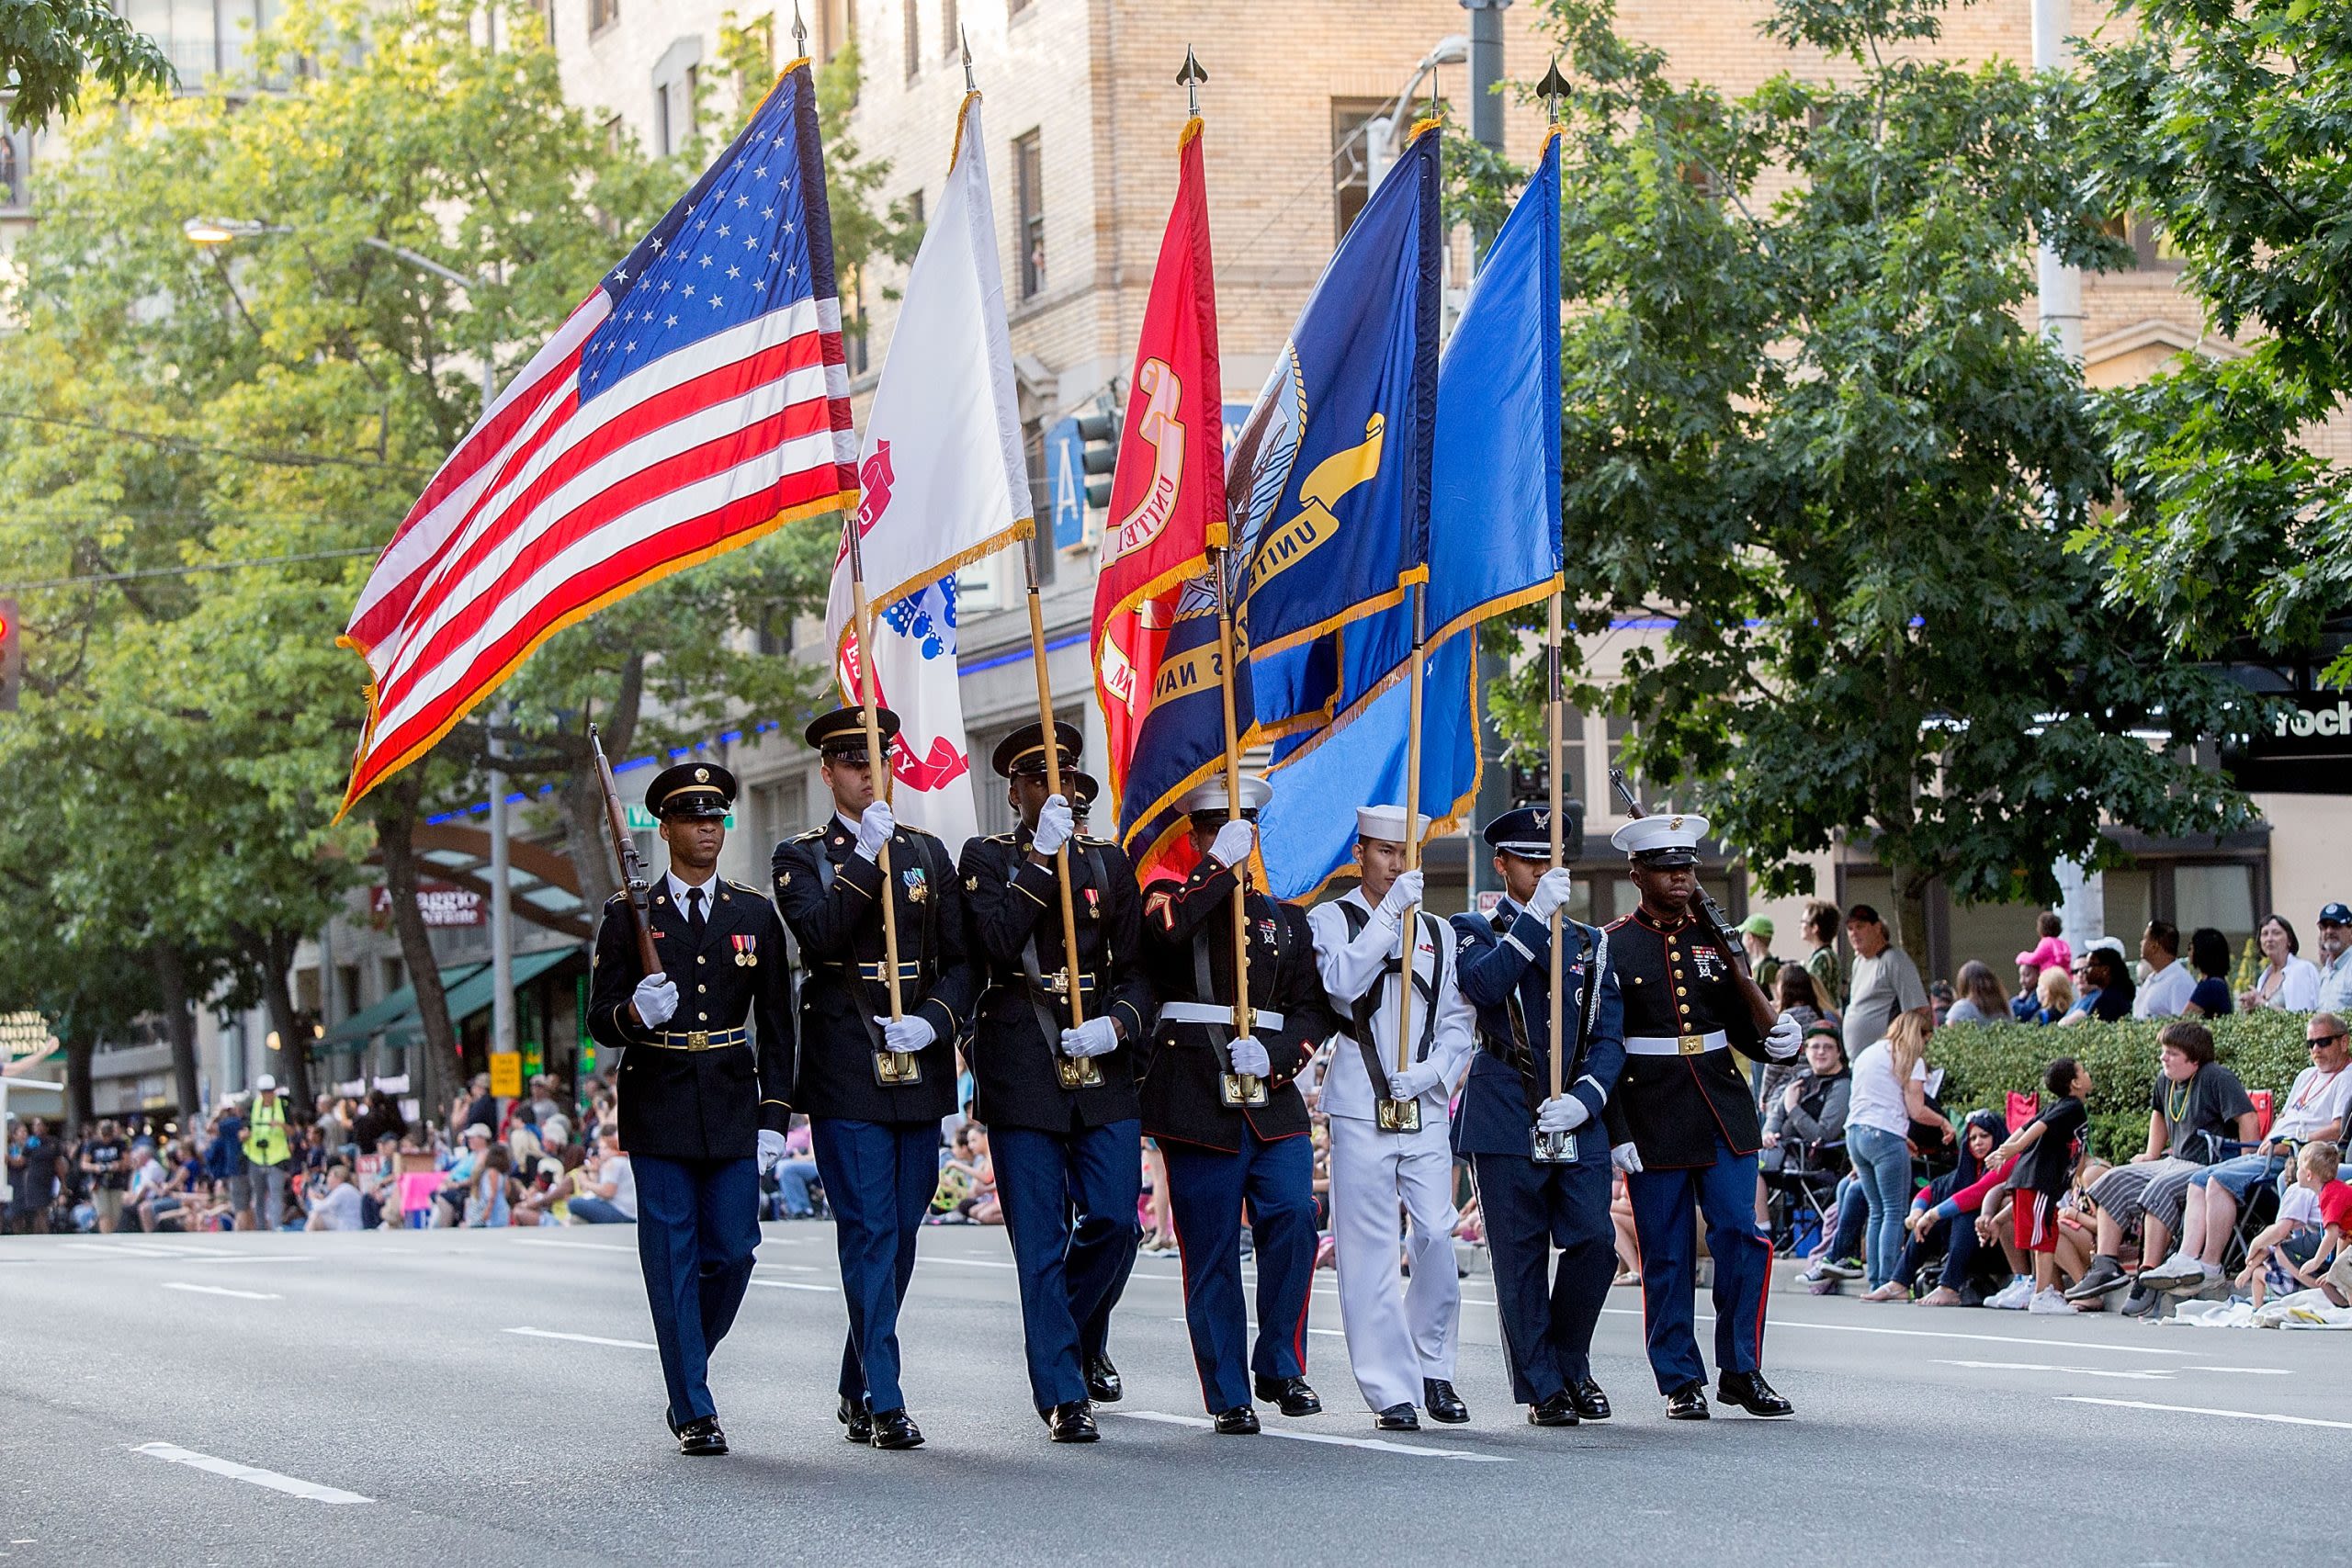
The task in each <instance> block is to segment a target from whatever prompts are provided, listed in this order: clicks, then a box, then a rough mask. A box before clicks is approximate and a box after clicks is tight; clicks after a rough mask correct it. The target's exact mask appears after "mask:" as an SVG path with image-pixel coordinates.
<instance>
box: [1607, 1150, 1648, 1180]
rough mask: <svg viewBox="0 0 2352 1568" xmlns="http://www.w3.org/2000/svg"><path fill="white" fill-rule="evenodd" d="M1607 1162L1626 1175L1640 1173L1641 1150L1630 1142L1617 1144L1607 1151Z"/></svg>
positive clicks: (1637, 1174)
mask: <svg viewBox="0 0 2352 1568" xmlns="http://www.w3.org/2000/svg"><path fill="white" fill-rule="evenodd" d="M1609 1163H1610V1164H1611V1165H1613V1166H1615V1167H1616V1168H1618V1169H1620V1170H1622V1171H1623V1172H1624V1173H1625V1174H1626V1175H1628V1176H1639V1175H1641V1173H1642V1151H1641V1150H1639V1149H1637V1148H1635V1147H1634V1145H1631V1144H1619V1145H1616V1146H1615V1147H1614V1148H1612V1149H1611V1150H1610V1151H1609Z"/></svg>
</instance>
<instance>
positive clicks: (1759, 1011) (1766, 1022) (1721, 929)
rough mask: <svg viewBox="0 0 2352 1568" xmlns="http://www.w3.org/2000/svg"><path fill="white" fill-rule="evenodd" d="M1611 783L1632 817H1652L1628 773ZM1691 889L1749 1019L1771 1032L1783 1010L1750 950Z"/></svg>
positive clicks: (1699, 889)
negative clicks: (1767, 990) (1750, 959)
mask: <svg viewBox="0 0 2352 1568" xmlns="http://www.w3.org/2000/svg"><path fill="white" fill-rule="evenodd" d="M1609 782H1610V783H1611V784H1615V785H1616V786H1617V793H1618V794H1619V795H1623V797H1624V800H1625V811H1626V814H1627V815H1628V816H1631V817H1634V818H1637V819H1638V818H1644V817H1646V816H1648V815H1649V813H1648V812H1646V811H1645V810H1643V809H1642V803H1641V800H1640V799H1639V798H1638V797H1637V796H1636V795H1634V786H1633V785H1631V784H1627V783H1626V782H1625V770H1624V769H1623V768H1611V769H1610V770H1609ZM1691 887H1692V888H1693V889H1694V895H1695V896H1694V900H1693V901H1694V902H1696V903H1697V904H1698V906H1699V915H1700V918H1701V919H1704V920H1705V921H1706V922H1707V927H1708V929H1709V930H1710V931H1713V933H1714V939H1715V945H1716V946H1717V947H1719V948H1721V949H1722V950H1723V954H1724V959H1725V960H1726V961H1728V962H1729V963H1730V964H1731V973H1732V978H1733V980H1735V981H1736V983H1737V984H1738V986H1739V994H1740V999H1741V1000H1743V1001H1745V1002H1746V1003H1747V1013H1748V1016H1749V1017H1750V1018H1752V1019H1754V1020H1755V1021H1756V1027H1757V1028H1758V1030H1770V1028H1771V1027H1772V1026H1773V1025H1774V1024H1776V1023H1778V1022H1780V1021H1781V1010H1780V1008H1779V1007H1777V1006H1775V1005H1774V1003H1773V1001H1772V998H1770V997H1768V996H1766V995H1765V994H1764V987H1761V986H1759V985H1758V984H1757V983H1756V976H1755V973H1754V972H1753V971H1752V970H1751V969H1750V968H1749V967H1748V963H1747V949H1746V948H1744V947H1742V946H1740V944H1739V939H1738V938H1737V937H1735V936H1734V935H1732V931H1731V919H1730V917H1728V916H1726V915H1725V914H1724V911H1723V906H1721V905H1720V904H1717V903H1716V902H1715V900H1714V897H1713V895H1712V894H1710V893H1709V892H1708V891H1707V889H1706V887H1705V886H1703V885H1702V884H1701V883H1700V881H1699V879H1698V878H1697V877H1696V876H1693V877H1692V878H1691Z"/></svg>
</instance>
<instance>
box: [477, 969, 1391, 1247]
mask: <svg viewBox="0 0 2352 1568" xmlns="http://www.w3.org/2000/svg"><path fill="white" fill-rule="evenodd" d="M1399 962H1400V963H1401V962H1402V960H1399ZM522 1245H523V1246H525V1247H570V1248H571V1250H572V1251H574V1252H626V1253H628V1255H629V1256H630V1257H631V1258H634V1257H636V1256H637V1248H635V1247H623V1246H622V1245H621V1244H620V1243H619V1242H616V1241H550V1240H548V1239H545V1238H543V1237H540V1236H532V1237H531V1238H529V1239H528V1240H526V1241H525V1242H523V1243H522Z"/></svg>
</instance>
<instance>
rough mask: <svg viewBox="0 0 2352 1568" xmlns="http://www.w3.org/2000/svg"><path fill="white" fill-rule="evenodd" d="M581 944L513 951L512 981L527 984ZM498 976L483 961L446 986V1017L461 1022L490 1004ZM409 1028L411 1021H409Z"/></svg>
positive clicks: (572, 955)
mask: <svg viewBox="0 0 2352 1568" xmlns="http://www.w3.org/2000/svg"><path fill="white" fill-rule="evenodd" d="M587 951H588V949H587V948H586V947H585V946H574V947H551V948H548V950H547V951H545V952H543V953H517V954H515V985H516V986H518V987H521V986H527V985H529V984H530V983H531V982H532V981H534V980H536V979H537V978H538V977H539V976H542V975H544V974H546V973H547V972H548V970H550V969H552V968H554V967H555V966H556V965H557V964H560V963H562V962H563V961H564V960H565V959H567V958H575V957H578V956H580V955H582V954H583V953H586V952H587ZM497 991H498V978H497V976H494V975H492V973H491V972H490V965H489V964H483V965H482V966H481V968H479V969H476V970H474V971H473V972H472V973H470V974H469V975H468V976H466V977H465V978H464V979H462V980H460V981H458V983H457V984H456V985H454V986H451V987H449V1021H450V1022H451V1023H463V1022H465V1021H466V1020H468V1019H469V1018H471V1017H473V1015H474V1014H476V1013H478V1012H481V1010H483V1009H485V1008H487V1007H489V1006H490V1004H491V1001H492V998H494V997H495V996H496V995H497ZM411 1028H412V1029H413V1028H414V1025H411Z"/></svg>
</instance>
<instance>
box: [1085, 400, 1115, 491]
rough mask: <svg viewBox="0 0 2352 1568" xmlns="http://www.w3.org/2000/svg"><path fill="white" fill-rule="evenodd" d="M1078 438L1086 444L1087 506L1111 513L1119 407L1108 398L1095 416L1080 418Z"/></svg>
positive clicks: (1096, 409) (1087, 414) (1095, 408)
mask: <svg viewBox="0 0 2352 1568" xmlns="http://www.w3.org/2000/svg"><path fill="white" fill-rule="evenodd" d="M1078 438H1079V439H1080V441H1082V442H1084V443H1085V444H1086V445H1085V448H1084V451H1085V460H1086V504H1087V505H1088V506H1090V507H1091V508H1093V509H1094V510H1095V511H1097V512H1108V511H1109V510H1110V509H1111V473H1112V470H1113V469H1114V468H1117V467H1118V466H1119V406H1118V405H1117V404H1116V403H1114V402H1112V401H1111V400H1109V399H1107V398H1105V399H1103V400H1102V401H1100V402H1098V403H1096V404H1095V405H1094V412H1092V413H1083V414H1080V415H1079V416H1078Z"/></svg>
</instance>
